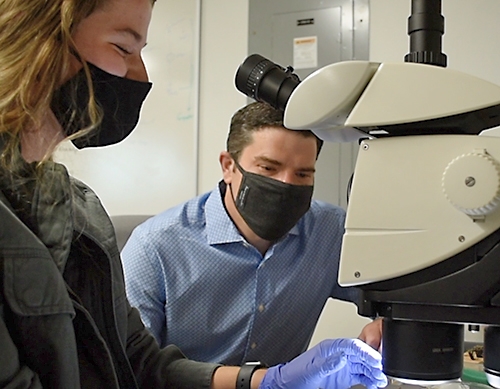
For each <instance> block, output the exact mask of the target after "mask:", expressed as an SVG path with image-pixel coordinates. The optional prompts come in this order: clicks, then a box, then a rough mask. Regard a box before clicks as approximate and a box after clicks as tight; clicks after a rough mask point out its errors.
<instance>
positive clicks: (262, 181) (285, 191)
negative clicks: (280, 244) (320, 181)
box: [230, 160, 314, 241]
mask: <svg viewBox="0 0 500 389" xmlns="http://www.w3.org/2000/svg"><path fill="white" fill-rule="evenodd" d="M235 164H236V166H237V167H238V170H239V171H240V172H241V174H242V175H243V178H242V180H241V184H240V189H239V190H238V196H237V197H236V199H235V204H236V208H237V209H238V212H239V213H240V215H241V217H242V218H243V220H244V221H245V222H246V223H247V224H248V226H249V227H250V228H251V230H252V231H253V232H255V233H256V234H257V235H258V236H259V237H261V238H262V239H265V240H269V241H275V240H278V239H280V238H282V237H283V236H284V235H285V234H286V233H287V232H288V231H290V230H291V229H292V227H293V226H294V225H295V224H296V223H297V222H298V221H299V219H300V218H301V217H302V216H304V214H305V213H306V212H307V210H308V209H309V207H310V206H311V198H312V194H313V188H314V187H313V186H312V185H292V184H286V183H284V182H281V181H278V180H275V179H273V178H269V177H266V176H261V175H260V174H255V173H250V172H247V171H245V170H244V169H243V168H242V167H241V166H240V164H239V163H238V162H236V160H235ZM230 188H231V187H230ZM232 194H233V193H232V189H231V195H232ZM233 198H234V197H233Z"/></svg>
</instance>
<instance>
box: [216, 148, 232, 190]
mask: <svg viewBox="0 0 500 389" xmlns="http://www.w3.org/2000/svg"><path fill="white" fill-rule="evenodd" d="M219 163H220V166H221V168H222V178H223V179H224V182H225V183H226V184H228V185H229V184H230V183H231V182H232V181H233V173H234V160H233V158H232V157H231V154H229V153H228V152H227V151H223V152H221V153H220V155H219Z"/></svg>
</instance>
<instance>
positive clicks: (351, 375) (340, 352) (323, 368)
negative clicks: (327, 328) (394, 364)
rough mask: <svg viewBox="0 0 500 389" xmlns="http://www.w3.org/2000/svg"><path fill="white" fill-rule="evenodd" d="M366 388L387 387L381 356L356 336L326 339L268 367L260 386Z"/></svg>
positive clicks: (281, 388) (264, 388) (270, 388)
mask: <svg viewBox="0 0 500 389" xmlns="http://www.w3.org/2000/svg"><path fill="white" fill-rule="evenodd" d="M358 384H361V385H364V386H366V387H367V388H368V389H377V388H379V387H385V386H387V377H386V376H385V374H384V373H383V372H382V357H381V355H380V354H379V352H378V351H376V350H374V349H373V348H371V347H370V346H368V345H367V344H366V343H364V342H363V341H362V340H359V339H328V340H324V341H322V342H320V343H319V344H317V345H316V346H314V347H313V348H311V349H310V350H308V351H306V352H305V353H303V354H300V355H299V356H298V357H297V358H295V359H293V360H292V361H290V362H288V363H285V364H281V365H277V366H273V367H271V368H269V369H268V370H267V373H266V375H265V376H264V379H263V380H262V382H261V383H260V385H259V389H285V388H286V389H316V388H322V389H348V388H350V387H351V386H353V385H358Z"/></svg>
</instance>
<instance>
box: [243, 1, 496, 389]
mask: <svg viewBox="0 0 500 389" xmlns="http://www.w3.org/2000/svg"><path fill="white" fill-rule="evenodd" d="M443 33H444V18H443V16H442V15H441V1H440V0H412V4H411V16H410V17H409V19H408V34H409V36H410V53H409V54H407V55H406V57H405V62H402V63H374V62H369V61H345V62H339V63H334V64H331V65H328V66H325V67H323V68H320V69H318V70H316V71H315V72H314V73H312V74H311V75H309V76H308V77H306V78H305V79H304V80H302V81H300V80H299V79H298V77H297V76H296V75H295V74H294V73H293V68H291V67H288V68H283V67H281V66H279V65H277V64H275V63H273V62H271V61H269V60H267V59H266V58H264V57H262V56H260V55H258V54H254V55H251V56H249V57H248V58H247V59H246V60H245V61H244V62H243V63H242V64H241V66H240V67H239V68H238V71H237V73H236V79H235V82H236V87H237V89H238V90H240V91H241V92H242V93H244V94H246V95H247V96H250V97H252V98H254V99H256V100H258V101H263V102H266V103H268V104H271V105H272V106H274V107H275V108H277V109H281V110H283V111H284V124H285V126H286V127H287V128H290V129H310V130H312V131H313V132H314V133H315V134H316V135H317V136H318V137H320V138H322V139H323V140H325V141H333V142H358V143H359V154H358V158H357V161H356V165H355V169H354V174H353V176H352V178H351V182H350V185H349V193H348V206H347V218H346V224H345V234H344V238H343V245H342V253H341V261H340V269H339V279H338V281H339V284H340V285H341V286H350V287H356V288H358V289H359V291H360V298H359V301H358V302H357V306H358V313H359V314H360V315H362V316H367V317H372V318H376V317H382V318H383V346H382V357H383V364H384V371H385V373H386V374H387V375H388V376H390V377H393V378H395V379H397V380H399V381H401V382H403V383H405V382H406V383H411V384H419V385H434V384H439V383H444V382H448V381H453V380H457V379H459V378H460V377H461V373H462V369H463V352H464V350H463V341H464V339H463V337H464V324H480V325H485V326H486V327H485V328H486V329H485V334H484V370H485V373H486V376H487V379H488V382H489V384H490V385H491V386H493V387H496V388H500V137H494V136H488V135H487V134H484V133H483V131H484V130H486V129H490V128H493V127H496V126H499V125H500V86H498V85H495V84H492V83H489V82H487V81H485V80H482V79H479V78H476V77H473V76H470V75H468V74H465V73H461V72H458V71H454V70H451V69H447V68H446V60H447V58H446V55H445V54H443V53H442V52H441V38H442V35H443Z"/></svg>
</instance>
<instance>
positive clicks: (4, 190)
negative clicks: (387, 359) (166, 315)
mask: <svg viewBox="0 0 500 389" xmlns="http://www.w3.org/2000/svg"><path fill="white" fill-rule="evenodd" d="M153 2H154V0H50V1H47V0H2V1H0V26H1V27H0V350H1V352H0V387H1V388H3V387H8V388H51V389H57V388H62V389H70V388H139V387H141V388H159V387H171V388H210V387H213V388H221V389H222V388H231V389H232V388H234V387H235V385H236V378H237V376H238V377H239V379H240V380H241V382H240V381H238V382H239V383H243V384H244V385H247V386H246V387H250V384H251V385H252V387H253V388H257V387H258V386H259V385H260V387H262V388H264V387H270V386H273V387H294V388H305V387H308V386H309V385H312V387H318V386H321V385H325V386H324V387H336V388H339V389H341V387H343V386H346V385H350V384H351V383H357V382H360V383H365V384H366V385H368V386H372V387H375V386H381V385H383V384H385V382H386V381H385V377H384V376H383V374H382V372H381V363H380V355H378V354H377V353H376V352H375V351H373V350H371V349H370V348H369V347H368V346H366V345H364V344H363V343H362V342H360V341H353V340H347V339H340V340H332V341H327V342H323V343H322V344H321V345H320V346H318V347H316V348H314V349H312V350H310V351H308V352H307V353H305V354H303V355H301V356H299V357H298V358H297V359H296V360H294V361H292V362H290V364H289V365H285V366H278V367H273V368H270V369H269V370H266V369H261V370H259V371H257V372H255V374H253V379H252V373H253V372H254V370H251V372H249V373H248V374H247V373H245V374H246V375H245V374H243V373H244V372H247V370H246V369H241V370H240V368H238V367H221V366H219V365H216V364H205V363H198V362H194V361H190V360H187V359H186V358H185V357H184V356H183V354H182V353H181V351H180V350H179V349H178V348H177V347H175V346H168V347H166V348H164V349H162V350H160V349H159V348H158V346H157V344H156V342H155V340H154V338H153V337H152V336H151V335H150V334H149V333H148V332H147V330H146V329H145V328H144V326H143V324H142V322H141V320H140V317H139V314H138V312H137V311H136V310H135V309H133V308H131V307H130V305H129V303H128V301H127V298H126V296H125V289H124V281H123V275H122V270H121V264H120V258H119V252H118V249H117V245H116V239H115V237H114V232H113V227H112V225H111V222H110V220H109V217H108V216H107V214H106V212H105V211H104V209H103V207H102V206H101V204H100V202H99V199H98V198H97V196H96V195H95V194H94V193H93V192H92V190H90V189H89V188H88V187H86V186H85V184H83V183H81V182H79V181H77V180H75V179H73V178H71V177H69V175H68V173H67V171H66V169H65V168H64V166H62V165H60V164H57V163H55V162H53V161H52V160H51V154H52V152H53V150H54V148H55V147H56V146H57V144H58V143H59V142H60V141H61V140H63V139H65V138H67V137H69V138H70V139H72V141H73V142H74V143H75V145H76V146H77V147H79V148H82V147H98V146H103V145H109V144H114V143H117V142H119V141H121V140H122V139H124V138H125V137H126V136H127V135H128V134H129V133H130V132H131V131H132V130H133V128H134V127H135V125H136V123H137V120H138V117H139V112H140V108H141V105H142V102H143V101H144V99H145V98H146V95H147V94H148V91H149V89H150V88H151V84H150V83H149V81H148V76H147V73H146V70H145V67H144V63H143V61H142V57H141V50H142V48H143V47H144V45H145V44H146V40H147V30H148V25H149V22H150V18H151V12H152V8H153ZM263 376H264V379H263V380H262V377H263ZM261 380H262V382H261ZM250 381H251V383H250ZM244 387H245V386H244Z"/></svg>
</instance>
